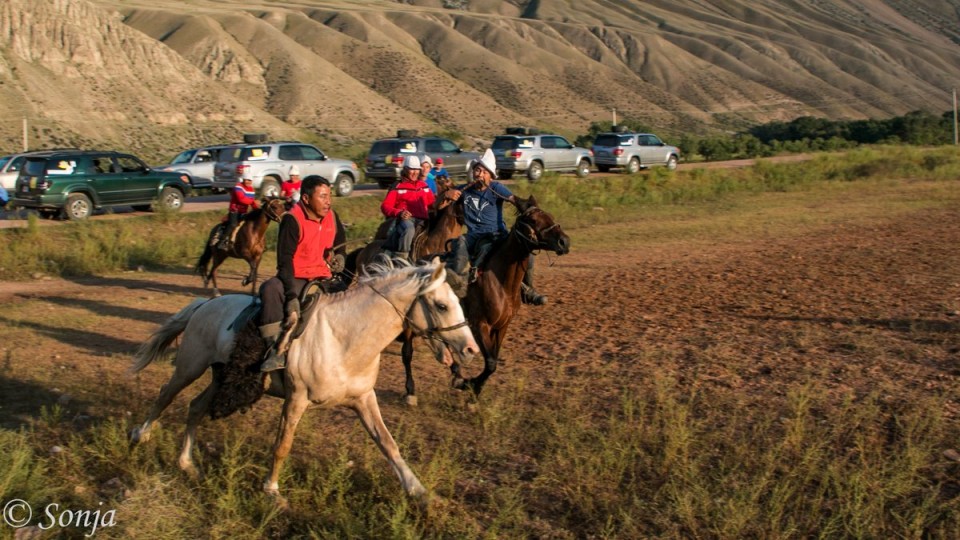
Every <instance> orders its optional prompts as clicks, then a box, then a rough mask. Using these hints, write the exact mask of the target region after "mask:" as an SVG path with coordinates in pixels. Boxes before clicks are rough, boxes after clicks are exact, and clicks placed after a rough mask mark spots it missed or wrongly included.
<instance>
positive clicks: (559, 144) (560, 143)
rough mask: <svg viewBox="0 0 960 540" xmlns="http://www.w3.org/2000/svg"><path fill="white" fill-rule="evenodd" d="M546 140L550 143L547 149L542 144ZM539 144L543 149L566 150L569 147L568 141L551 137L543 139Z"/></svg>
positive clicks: (554, 136)
mask: <svg viewBox="0 0 960 540" xmlns="http://www.w3.org/2000/svg"><path fill="white" fill-rule="evenodd" d="M548 140H549V141H550V145H551V146H549V147H548V146H546V145H545V144H544V142H545V141H548ZM540 144H541V145H542V146H543V147H544V148H567V147H569V146H570V141H568V140H566V139H564V138H563V137H559V136H556V135H552V136H549V137H543V139H542V140H541V141H540Z"/></svg>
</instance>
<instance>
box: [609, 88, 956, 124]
mask: <svg viewBox="0 0 960 540" xmlns="http://www.w3.org/2000/svg"><path fill="white" fill-rule="evenodd" d="M954 97H956V94H954ZM613 126H614V127H616V126H617V108H616V107H614V108H613Z"/></svg>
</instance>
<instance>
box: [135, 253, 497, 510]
mask: <svg viewBox="0 0 960 540" xmlns="http://www.w3.org/2000/svg"><path fill="white" fill-rule="evenodd" d="M395 265H396V266H395ZM445 276H446V270H445V269H444V267H443V265H441V264H440V262H439V260H438V259H436V258H434V260H433V261H432V262H430V263H423V264H421V265H419V266H410V265H409V263H405V261H396V260H395V261H385V262H383V263H382V264H378V265H373V266H371V267H369V270H367V271H366V273H365V275H364V276H363V277H362V278H361V279H360V285H359V286H357V287H354V288H352V289H349V290H347V291H344V292H341V293H336V294H333V295H330V296H327V297H325V298H323V299H321V302H325V303H324V304H323V305H321V306H319V307H318V309H317V310H316V311H314V312H313V313H312V314H311V315H310V316H309V318H308V319H307V320H306V327H305V330H304V332H303V334H302V335H301V336H300V337H299V338H298V339H297V340H296V341H294V342H293V343H292V344H291V345H290V349H289V351H288V353H287V368H286V369H285V370H283V371H282V372H274V373H275V375H274V376H273V380H272V384H271V386H270V389H269V390H268V392H267V394H268V395H272V396H274V397H282V398H283V399H284V403H283V413H282V416H281V418H280V426H279V429H278V432H277V439H276V442H275V444H274V448H273V464H272V467H271V469H270V474H269V475H268V476H267V478H266V479H265V480H264V483H263V489H264V491H265V492H267V493H268V494H270V495H273V496H274V497H276V498H277V500H278V501H279V502H280V503H281V504H285V501H284V499H283V498H282V497H280V494H279V483H278V477H279V475H280V468H281V467H282V466H283V461H284V460H285V459H286V457H287V455H288V454H289V452H290V447H291V445H292V444H293V437H294V432H295V430H296V428H297V423H298V422H299V421H300V417H301V416H302V415H303V413H304V411H305V410H306V408H307V406H308V405H310V404H311V403H313V404H317V405H320V406H321V407H333V406H335V405H343V406H346V407H349V408H351V409H353V410H354V411H355V412H356V413H357V416H358V417H359V418H360V422H362V423H363V426H364V427H365V428H366V430H367V432H368V433H369V434H370V436H371V437H372V438H373V440H374V442H376V443H377V446H378V447H379V448H380V451H381V452H383V454H384V456H386V458H387V460H388V461H389V462H390V465H391V466H393V470H394V472H396V474H397V476H398V477H399V478H400V482H401V483H402V484H403V489H404V490H405V491H406V493H407V494H408V495H410V496H414V497H422V496H425V495H426V490H425V489H424V487H423V485H422V484H421V483H420V480H418V479H417V477H416V476H415V475H414V474H413V471H411V470H410V468H409V467H408V466H407V464H406V463H405V462H404V460H403V458H402V457H400V451H399V449H398V448H397V443H396V442H395V441H394V440H393V437H391V435H390V433H389V432H388V431H387V428H386V426H385V425H384V424H383V418H382V417H381V416H380V406H379V404H378V403H377V396H376V393H375V392H374V390H373V387H374V385H375V384H376V382H377V375H378V373H379V369H380V353H381V352H382V351H383V349H385V348H386V347H387V345H389V344H390V343H391V342H392V341H393V340H394V339H395V338H396V337H397V336H398V335H399V334H400V332H401V330H402V329H403V326H404V324H405V323H406V324H409V325H413V326H415V327H418V328H420V329H423V332H424V334H425V335H427V336H429V337H432V339H428V340H427V341H428V342H430V344H431V347H432V348H433V352H434V353H435V355H436V358H437V360H438V361H440V362H442V363H445V364H447V365H448V366H449V363H450V362H451V361H452V359H451V358H450V356H449V354H448V352H449V353H453V354H454V355H456V357H457V358H458V361H459V360H469V359H470V358H471V357H472V356H473V355H474V354H476V353H478V352H479V347H478V346H477V343H476V341H474V339H473V334H471V332H470V329H469V327H468V326H467V323H466V322H465V319H464V315H463V310H462V309H461V308H460V301H459V299H458V298H457V297H456V295H455V294H454V292H453V290H452V289H451V288H450V286H449V285H448V284H447V283H446V282H445V281H444V278H445ZM250 304H251V297H250V296H247V295H239V294H233V295H227V296H221V297H219V298H214V299H211V300H206V299H201V300H196V301H194V302H193V303H191V304H190V305H188V306H187V307H185V308H184V309H183V310H181V311H180V312H179V313H177V314H176V315H174V316H173V317H171V318H170V319H169V320H168V321H167V322H166V323H165V324H164V325H163V326H162V327H161V328H160V329H159V330H158V331H157V332H155V333H154V334H153V335H152V336H151V337H150V339H149V340H148V341H147V342H146V343H144V344H143V345H142V346H141V347H140V350H139V351H138V353H137V355H136V357H135V358H134V363H133V366H132V367H131V371H132V372H134V373H136V372H138V371H140V370H142V369H143V368H145V367H146V366H147V365H148V364H150V363H151V362H153V361H154V360H156V359H157V358H160V357H161V356H162V355H163V353H164V352H165V351H166V350H167V349H168V348H169V347H170V345H171V343H172V342H173V341H174V339H176V337H177V336H178V335H180V334H181V333H182V334H183V339H182V343H181V345H180V349H179V351H178V352H177V356H176V359H175V360H174V365H175V366H176V368H175V370H174V373H173V376H172V377H171V378H170V381H169V382H167V384H165V385H164V386H163V387H162V388H161V389H160V395H159V397H158V398H157V401H156V403H155V404H154V405H153V408H152V409H151V411H150V414H149V415H148V416H147V419H146V421H145V422H144V423H143V424H142V425H141V426H140V427H138V428H135V429H134V430H133V431H132V433H131V440H132V441H133V442H134V443H136V442H144V441H146V440H148V439H149V437H150V428H151V426H152V425H153V423H154V421H155V420H156V419H157V418H158V417H159V416H160V414H161V413H162V412H163V410H164V409H165V408H166V407H167V406H168V405H170V402H171V401H173V398H174V397H176V395H177V394H178V393H179V392H180V391H181V390H183V389H184V388H185V387H186V386H187V385H189V384H190V383H192V382H193V381H195V380H197V379H198V378H199V377H200V376H201V375H203V374H204V373H205V372H206V371H207V369H208V368H210V367H211V366H213V367H217V368H219V367H222V364H225V363H226V362H228V361H229V359H230V353H231V352H232V350H233V347H234V337H235V333H236V330H235V329H233V328H231V323H233V321H234V320H235V319H237V316H238V315H239V314H240V312H241V311H243V310H244V309H245V308H247V307H249V306H250ZM218 364H219V365H218ZM217 384H218V382H217V378H216V377H214V381H213V382H212V383H211V384H210V386H208V387H207V388H206V389H205V390H204V391H203V392H202V393H201V394H200V395H198V396H197V397H196V398H194V399H193V401H191V402H190V409H189V413H188V417H187V429H186V435H185V437H184V443H183V449H182V451H181V453H180V459H179V465H180V468H181V469H183V470H184V471H186V472H187V473H188V474H190V475H191V476H193V477H197V476H199V473H198V471H197V469H196V467H195V465H194V463H193V458H192V457H191V449H192V446H193V444H194V439H195V436H196V430H197V425H198V424H199V423H200V421H201V420H202V419H203V417H204V416H205V415H207V414H208V411H209V409H210V406H211V398H212V397H213V396H214V394H215V393H216V390H217V388H216V387H217Z"/></svg>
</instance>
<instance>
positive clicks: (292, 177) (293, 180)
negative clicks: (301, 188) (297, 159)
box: [290, 174, 300, 184]
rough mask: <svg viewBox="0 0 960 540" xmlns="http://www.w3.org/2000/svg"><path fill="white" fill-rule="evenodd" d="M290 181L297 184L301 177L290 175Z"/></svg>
mask: <svg viewBox="0 0 960 540" xmlns="http://www.w3.org/2000/svg"><path fill="white" fill-rule="evenodd" d="M290 181H291V182H293V183H294V184H296V183H297V182H299V181H300V175H299V174H291V175H290Z"/></svg>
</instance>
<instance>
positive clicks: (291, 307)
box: [283, 298, 300, 328]
mask: <svg viewBox="0 0 960 540" xmlns="http://www.w3.org/2000/svg"><path fill="white" fill-rule="evenodd" d="M283 313H284V314H285V317H284V319H283V326H284V328H291V327H293V326H295V325H296V324H297V321H299V320H300V300H297V299H296V298H292V299H290V300H287V303H286V305H284V306H283Z"/></svg>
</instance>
